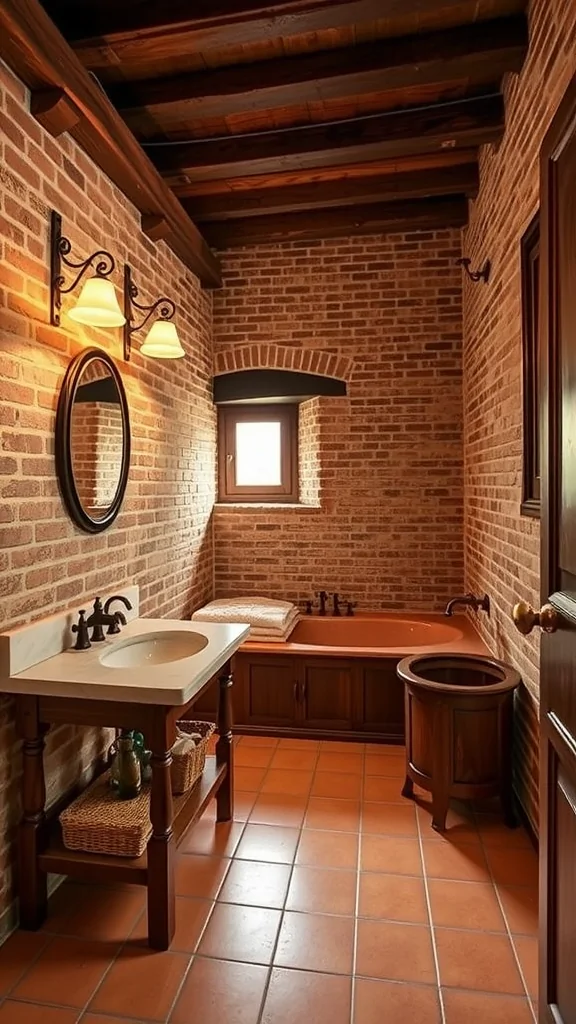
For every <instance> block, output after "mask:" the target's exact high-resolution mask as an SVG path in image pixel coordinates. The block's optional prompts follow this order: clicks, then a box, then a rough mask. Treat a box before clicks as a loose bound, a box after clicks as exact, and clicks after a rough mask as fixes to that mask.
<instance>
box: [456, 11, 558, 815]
mask: <svg viewBox="0 0 576 1024" xmlns="http://www.w3.org/2000/svg"><path fill="white" fill-rule="evenodd" d="M529 18H530V39H531V42H530V50H529V53H528V58H527V60H526V63H525V66H524V69H523V71H522V74H521V75H520V76H515V75H514V76H509V78H508V81H507V83H506V88H505V96H506V133H505V136H504V139H503V141H502V143H501V144H500V146H499V147H497V148H494V147H491V146H488V147H485V148H484V149H483V151H482V156H481V174H480V192H479V195H478V198H477V200H476V201H475V202H473V203H471V204H470V225H469V228H468V230H467V231H466V232H465V236H464V243H463V248H464V252H465V253H466V255H467V256H470V257H471V258H472V261H473V264H474V265H477V264H479V263H481V262H483V261H484V259H485V258H486V257H489V258H490V259H491V261H492V265H493V268H492V276H491V280H490V283H489V285H487V286H484V285H482V284H480V285H473V284H469V283H466V284H465V286H464V405H465V409H466V415H465V431H464V438H465V522H464V531H465V537H466V581H467V585H468V586H469V587H470V588H471V589H473V590H476V591H478V592H479V593H482V592H484V591H485V590H486V591H488V593H489V594H490V596H491V598H492V608H493V611H492V616H491V618H490V620H488V619H487V618H485V617H483V616H481V617H480V618H479V620H478V621H479V623H480V625H481V628H482V631H483V633H484V636H485V639H486V640H487V642H488V643H489V644H490V646H491V647H492V649H493V650H494V651H495V652H496V653H497V654H499V655H500V656H501V657H502V658H504V659H506V660H509V661H511V662H512V663H513V664H515V665H516V666H517V667H518V669H519V670H520V671H521V672H522V675H523V678H524V682H525V689H523V691H522V693H521V695H520V700H519V703H518V712H519V714H518V716H517V721H518V725H519V729H518V747H519V750H518V754H519V756H518V758H517V772H518V778H517V785H518V788H519V790H520V792H521V794H522V797H523V801H524V804H525V806H526V807H527V809H528V812H529V814H530V816H531V818H532V820H533V822H534V823H535V824H536V821H537V806H538V802H537V785H538V762H537V756H538V755H537V705H538V656H539V652H538V636H537V635H534V636H533V637H530V638H529V639H524V638H522V637H521V636H520V634H519V633H517V632H516V631H515V630H514V627H513V626H512V623H511V620H510V609H511V606H512V605H513V603H514V602H515V601H516V600H517V599H518V598H520V597H522V598H526V599H528V600H530V601H532V602H533V603H534V605H535V606H537V605H538V604H539V600H540V576H539V571H540V561H539V559H540V547H539V544H540V538H539V523H538V521H537V520H534V519H529V518H526V517H525V516H521V515H520V501H521V490H522V356H521V351H522V350H521V292H520V239H521V237H522V235H523V233H524V231H525V229H526V227H527V226H528V224H529V222H530V220H531V218H532V216H533V214H534V212H535V211H536V209H537V208H538V203H539V183H538V152H539V149H540V145H541V142H542V138H543V135H544V133H545V131H546V129H547V127H548V125H549V123H550V121H551V119H552V116H553V114H554V112H555V110H556V108H557V107H558V104H559V102H560V99H561V97H562V95H563V93H564V91H565V89H566V87H567V85H568V83H569V81H570V78H571V76H572V75H573V74H574V73H575V72H576V4H575V3H574V0H534V2H532V3H531V5H530V10H529Z"/></svg>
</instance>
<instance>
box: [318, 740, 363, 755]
mask: <svg viewBox="0 0 576 1024" xmlns="http://www.w3.org/2000/svg"><path fill="white" fill-rule="evenodd" d="M365 749H366V744H365V743H356V742H355V741H354V740H350V742H348V741H347V740H321V741H320V750H327V751H328V753H330V754H363V753H364V751H365Z"/></svg>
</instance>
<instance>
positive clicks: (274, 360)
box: [214, 344, 353, 381]
mask: <svg viewBox="0 0 576 1024" xmlns="http://www.w3.org/2000/svg"><path fill="white" fill-rule="evenodd" d="M352 364H353V361H352V359H347V358H346V357H344V356H336V355H333V354H332V353H331V352H321V351H319V350H318V349H309V348H306V349H302V348H292V347H288V346H285V345H263V344H260V345H237V346H235V347H233V348H228V349H225V350H224V351H220V352H217V353H216V357H215V364H214V372H215V373H216V374H219V373H233V372H234V371H235V370H296V371H298V372H300V373H318V374H321V375H322V376H325V377H337V378H338V379H339V380H346V381H348V380H349V379H350V375H351V373H352Z"/></svg>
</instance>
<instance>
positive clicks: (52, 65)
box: [0, 0, 220, 286]
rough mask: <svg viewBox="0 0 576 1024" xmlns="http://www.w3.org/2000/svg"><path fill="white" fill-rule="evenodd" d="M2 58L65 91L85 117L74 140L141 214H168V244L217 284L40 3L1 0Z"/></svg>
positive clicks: (171, 201)
mask: <svg viewBox="0 0 576 1024" xmlns="http://www.w3.org/2000/svg"><path fill="white" fill-rule="evenodd" d="M0 56H1V57H2V58H3V59H4V60H5V61H6V63H7V64H8V65H9V66H10V67H11V68H13V69H14V71H15V73H16V74H17V75H19V76H20V78H21V79H22V80H23V81H24V82H25V83H26V85H28V86H29V88H30V89H31V90H32V91H33V92H34V91H40V90H41V91H45V90H56V89H58V90H62V91H63V93H64V94H65V96H66V97H67V98H68V99H69V100H70V102H71V106H72V109H73V110H74V111H77V112H78V113H79V115H80V117H79V120H78V121H77V122H76V123H75V124H71V126H70V129H69V130H70V134H71V135H72V136H73V138H74V139H75V140H76V142H78V144H79V145H80V146H82V148H83V149H84V150H85V151H86V153H88V156H90V157H91V158H92V159H93V160H94V162H95V163H96V164H97V165H98V166H99V167H100V168H101V169H102V170H103V171H104V173H105V174H107V175H108V177H109V178H111V180H112V181H113V182H114V183H115V184H116V185H117V186H118V188H120V189H121V190H122V192H124V193H125V195H127V196H128V198H129V199H130V200H131V201H132V202H133V203H134V205H135V206H136V207H137V208H138V209H139V210H140V211H141V213H142V214H144V215H146V216H160V217H164V218H165V219H166V221H167V222H168V224H169V228H170V230H169V234H168V236H167V242H168V244H169V245H170V247H171V248H172V249H173V250H174V252H175V253H176V254H177V255H178V256H179V257H180V259H181V260H182V262H183V263H185V264H186V266H188V267H189V268H190V269H191V270H192V271H193V272H194V273H195V274H197V275H198V277H199V278H200V280H201V281H202V283H203V284H205V285H207V286H217V285H219V284H220V271H219V265H218V261H217V260H216V258H215V256H214V254H213V253H212V252H211V251H210V248H209V246H208V245H207V244H206V242H205V241H204V239H203V237H202V235H201V234H200V232H199V231H198V229H197V228H196V227H195V226H194V224H193V223H192V221H191V220H190V219H189V218H188V217H186V216H185V215H183V212H182V206H181V204H180V203H179V202H178V200H177V199H176V197H175V196H174V194H173V193H172V192H171V191H170V189H169V188H168V186H167V185H166V183H165V182H164V181H163V180H162V178H161V177H160V175H159V174H158V172H157V170H156V168H155V167H154V166H153V164H152V163H151V161H150V160H149V159H148V157H147V156H146V154H145V153H144V152H143V150H142V148H141V147H140V145H139V143H138V142H137V141H136V139H135V138H134V136H133V135H132V133H131V131H130V129H129V128H128V127H127V126H126V124H125V123H124V121H123V120H122V118H121V117H120V115H119V114H118V113H117V111H116V110H114V108H113V107H112V105H111V103H110V101H109V100H108V99H107V97H106V95H105V94H104V93H103V92H102V90H101V89H100V88H99V87H98V85H97V84H96V83H95V82H94V81H93V79H92V78H91V77H90V75H89V74H88V72H87V71H86V70H85V69H84V68H83V67H82V65H81V64H80V61H79V60H78V58H77V57H76V55H75V54H74V52H73V51H72V49H71V48H70V46H69V45H68V43H67V42H66V40H65V39H64V37H63V36H62V35H61V34H60V32H59V31H58V29H57V28H56V26H55V25H54V23H53V22H52V21H51V20H50V18H49V17H48V15H47V14H46V11H45V10H44V8H43V7H42V5H41V4H40V3H39V2H38V0H2V3H1V4H0ZM48 95H49V94H48ZM61 99H62V98H61ZM50 109H55V108H54V103H53V102H52V108H50ZM60 126H61V125H60V124H57V125H56V126H55V128H56V129H58V128H59V127H60Z"/></svg>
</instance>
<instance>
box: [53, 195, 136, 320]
mask: <svg viewBox="0 0 576 1024" xmlns="http://www.w3.org/2000/svg"><path fill="white" fill-rule="evenodd" d="M71 251H72V243H71V242H70V239H69V238H66V237H65V236H64V235H63V234H62V217H61V216H60V214H59V213H57V212H56V210H52V215H51V234H50V323H51V324H53V326H54V327H59V326H60V309H61V307H62V296H63V295H67V294H68V293H69V292H73V291H74V289H75V287H76V285H77V284H78V283H79V282H80V281H81V280H82V278H83V277H84V275H85V274H86V273H87V272H88V271H89V270H93V271H94V275H93V276H92V277H89V278H88V279H87V280H86V281H85V282H84V285H83V287H82V291H81V292H80V295H79V296H78V301H77V302H76V305H75V306H73V307H72V309H70V310H69V311H68V316H69V317H70V319H71V320H75V321H76V323H79V324H87V326H88V327H121V326H122V324H123V323H124V316H123V313H122V310H121V309H120V306H119V304H118V299H117V296H116V289H115V288H114V285H113V284H112V281H110V280H109V277H110V274H112V273H113V271H114V269H115V266H116V264H115V262H114V257H113V256H111V254H110V253H109V252H107V251H106V250H105V249H98V250H97V251H96V252H93V253H92V255H91V256H89V257H88V259H86V260H83V261H82V262H80V263H75V262H74V261H73V260H70V259H68V254H69V253H70V252H71ZM62 264H64V265H65V266H67V267H71V268H72V270H77V271H78V273H77V274H76V277H75V278H74V280H73V281H72V284H71V285H69V286H68V287H67V288H65V287H64V283H65V280H66V278H65V277H64V275H63V273H62Z"/></svg>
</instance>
